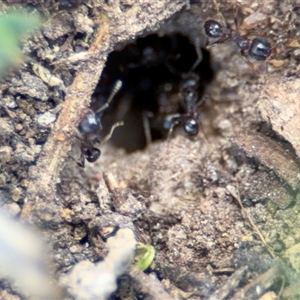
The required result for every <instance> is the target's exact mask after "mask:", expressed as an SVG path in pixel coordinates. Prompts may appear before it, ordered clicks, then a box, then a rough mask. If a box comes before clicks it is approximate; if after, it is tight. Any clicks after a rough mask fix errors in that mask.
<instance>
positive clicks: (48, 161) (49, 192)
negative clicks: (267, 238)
mask: <svg viewBox="0 0 300 300" xmlns="http://www.w3.org/2000/svg"><path fill="white" fill-rule="evenodd" d="M100 23H101V25H100V26H99V31H98V34H97V36H96V37H95V39H94V42H93V44H92V45H91V47H90V49H89V51H88V55H89V56H90V57H91V58H94V59H90V60H89V61H87V62H85V67H84V68H82V69H81V70H80V71H78V73H77V75H76V77H75V79H74V82H73V84H72V85H71V86H70V87H69V88H68V90H67V93H66V98H65V102H64V104H63V108H62V110H61V113H60V115H59V117H58V119H57V122H56V123H55V126H54V128H53V130H52V132H51V134H50V136H49V138H48V140H47V142H46V144H45V146H44V147H43V150H42V152H41V154H40V156H39V159H38V162H37V165H36V166H34V167H32V168H31V169H30V172H29V174H30V184H29V186H28V189H27V195H26V199H25V205H24V208H23V211H22V215H21V217H22V218H24V219H29V218H30V216H31V212H32V210H33V208H34V206H35V205H36V204H37V203H41V202H45V201H46V199H47V198H49V197H51V196H53V197H54V195H55V185H56V183H57V182H58V176H59V172H60V170H61V168H62V165H63V162H64V160H65V158H66V156H67V152H68V151H69V150H70V147H71V144H72V138H74V136H75V135H74V129H73V126H74V125H72V124H75V122H76V119H77V115H78V109H80V108H81V107H82V108H83V106H84V104H85V103H86V104H87V103H88V101H89V99H90V95H91V94H92V92H93V90H94V88H95V86H96V84H97V81H98V79H99V77H100V74H101V71H102V68H103V64H104V62H103V59H100V58H101V54H102V53H104V52H105V51H107V49H108V47H109V38H108V37H109V36H108V34H109V21H107V20H106V19H105V18H102V20H101V22H100ZM95 58H99V59H95ZM48 200H50V199H48Z"/></svg>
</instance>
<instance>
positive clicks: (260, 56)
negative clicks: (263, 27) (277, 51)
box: [248, 38, 272, 60]
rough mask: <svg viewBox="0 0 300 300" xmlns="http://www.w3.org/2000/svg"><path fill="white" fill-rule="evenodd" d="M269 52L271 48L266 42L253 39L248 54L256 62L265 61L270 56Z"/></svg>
mask: <svg viewBox="0 0 300 300" xmlns="http://www.w3.org/2000/svg"><path fill="white" fill-rule="evenodd" d="M271 52H272V47H271V44H270V43H269V42H268V41H267V40H265V39H259V38H255V39H254V40H253V41H252V43H251V46H250V49H249V52H248V53H249V55H250V56H251V57H253V58H254V59H256V60H266V59H267V58H268V57H269V56H270V55H271Z"/></svg>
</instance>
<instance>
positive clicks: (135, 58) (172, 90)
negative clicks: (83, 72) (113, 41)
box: [92, 34, 213, 152]
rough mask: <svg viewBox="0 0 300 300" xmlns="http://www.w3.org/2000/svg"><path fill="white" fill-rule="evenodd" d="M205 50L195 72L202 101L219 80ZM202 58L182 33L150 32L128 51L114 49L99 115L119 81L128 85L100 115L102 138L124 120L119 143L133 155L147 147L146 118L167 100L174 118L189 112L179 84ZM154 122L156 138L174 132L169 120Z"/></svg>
mask: <svg viewBox="0 0 300 300" xmlns="http://www.w3.org/2000/svg"><path fill="white" fill-rule="evenodd" d="M201 50H202V55H203V59H202V61H201V62H200V64H198V66H197V67H196V68H195V69H194V70H193V72H194V73H197V74H198V75H199V76H200V78H201V79H200V81H201V82H200V84H199V95H200V97H199V100H200V98H201V95H202V93H203V90H204V87H205V85H206V84H207V83H208V82H209V81H211V79H212V77H213V72H212V70H211V67H210V54H209V52H208V51H206V50H204V49H201ZM197 57H198V56H197V52H196V49H195V46H194V45H193V44H191V42H190V40H189V39H188V37H187V36H184V35H182V34H171V35H166V36H163V37H160V36H158V35H157V34H150V35H148V36H146V37H143V38H138V39H137V40H136V41H135V42H133V43H130V44H128V45H126V46H125V47H124V48H123V49H122V50H116V51H113V52H112V53H111V54H110V55H109V56H108V60H107V63H106V66H105V68H104V71H103V73H102V76H101V78H100V80H99V83H98V85H97V87H96V90H95V93H94V95H93V102H92V109H93V110H95V111H96V110H97V109H98V108H99V107H101V106H102V105H103V104H104V103H105V102H106V101H107V99H108V97H109V95H110V93H111V91H112V89H113V87H114V84H115V82H116V81H117V80H121V81H122V87H121V89H120V91H119V92H118V93H117V94H116V96H115V97H114V99H113V101H112V102H111V103H110V106H109V107H108V108H107V109H106V110H105V111H103V112H101V114H100V115H99V117H100V118H101V124H102V127H103V129H102V131H101V138H103V137H104V136H105V135H106V134H107V133H108V132H109V131H110V128H111V126H112V125H113V124H114V123H115V122H118V121H124V126H122V127H118V128H117V129H116V130H115V132H114V133H113V136H112V138H111V141H112V142H113V144H115V145H116V146H118V147H123V148H125V149H126V150H127V151H128V152H133V151H136V150H138V149H143V148H144V147H145V146H146V137H145V130H144V125H143V124H144V123H143V121H144V120H145V115H147V116H149V114H150V115H151V116H158V115H161V114H162V112H161V111H162V110H161V105H162V104H161V103H162V102H165V103H167V104H165V105H166V107H167V109H165V108H164V111H166V110H167V111H169V114H170V115H174V114H181V113H183V111H182V110H183V109H182V107H181V106H180V105H179V96H178V94H179V90H178V89H179V84H180V80H182V76H183V74H187V73H189V72H190V70H191V69H192V67H193V66H194V63H195V62H196V61H197ZM143 116H144V117H143ZM147 118H148V117H147ZM151 118H152V117H150V118H149V120H150V121H149V125H150V131H151V138H152V140H153V141H155V140H157V139H162V138H166V136H167V133H168V130H166V129H165V128H164V126H163V122H158V121H156V122H152V119H151Z"/></svg>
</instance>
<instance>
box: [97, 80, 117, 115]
mask: <svg viewBox="0 0 300 300" xmlns="http://www.w3.org/2000/svg"><path fill="white" fill-rule="evenodd" d="M121 87H122V81H121V80H117V82H116V83H115V85H114V87H113V90H112V92H111V93H110V95H109V97H108V99H107V101H106V103H105V104H103V105H102V106H101V107H100V108H99V109H97V110H96V112H95V113H96V114H97V113H99V112H101V111H103V110H105V109H106V108H108V107H109V105H110V102H111V101H112V99H113V98H114V96H115V95H116V93H117V92H118V91H119V90H120V88H121Z"/></svg>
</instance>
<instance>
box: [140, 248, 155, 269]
mask: <svg viewBox="0 0 300 300" xmlns="http://www.w3.org/2000/svg"><path fill="white" fill-rule="evenodd" d="M135 254H136V255H135V261H136V263H135V265H136V266H137V267H138V269H140V270H141V271H145V270H146V269H147V268H148V267H149V266H150V265H151V263H152V262H153V259H154V256H155V249H154V247H153V246H151V245H144V244H139V245H138V247H137V249H136V250H135Z"/></svg>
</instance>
